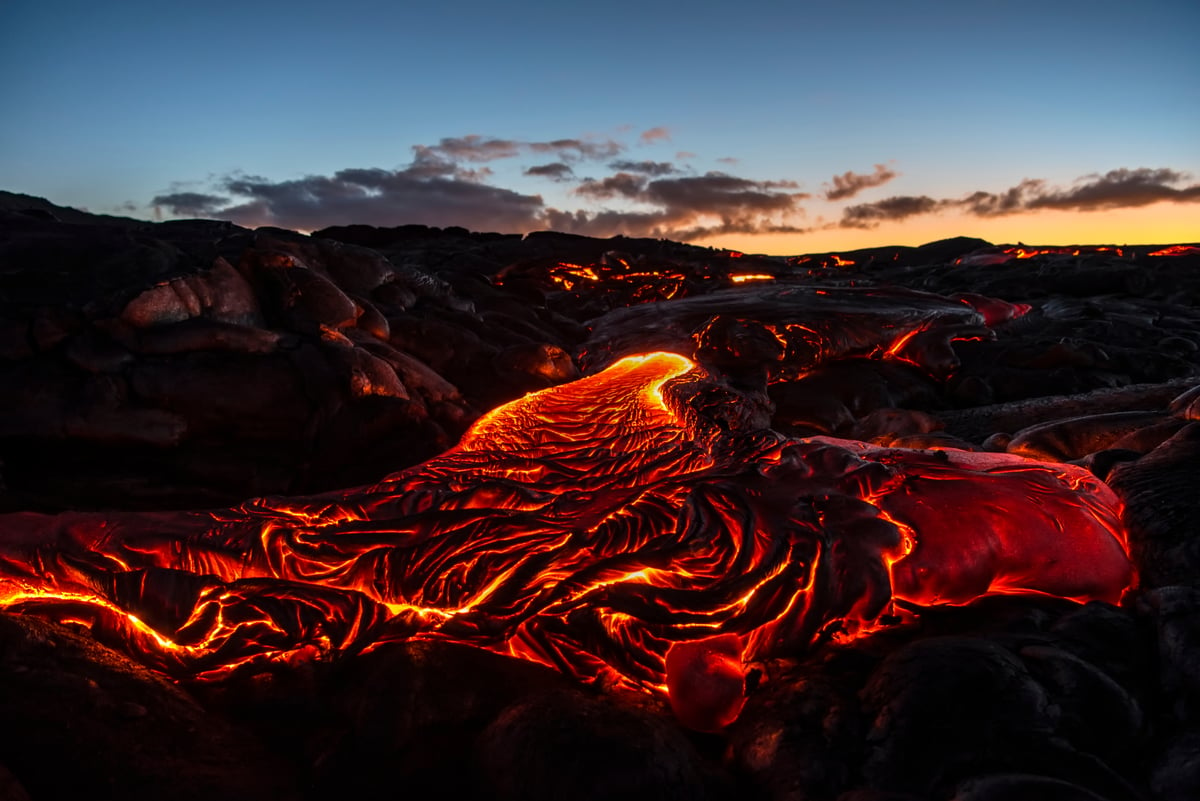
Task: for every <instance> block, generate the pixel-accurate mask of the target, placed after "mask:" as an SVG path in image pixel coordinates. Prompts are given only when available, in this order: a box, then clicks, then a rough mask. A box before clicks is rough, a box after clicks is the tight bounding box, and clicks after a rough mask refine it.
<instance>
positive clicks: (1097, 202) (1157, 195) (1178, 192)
mask: <svg viewBox="0 0 1200 801" xmlns="http://www.w3.org/2000/svg"><path fill="white" fill-rule="evenodd" d="M1189 177H1190V176H1189V175H1188V174H1186V173H1183V172H1178V171H1176V170H1171V169H1167V168H1165V167H1162V168H1158V169H1151V168H1149V167H1139V168H1137V169H1134V170H1130V169H1126V168H1121V169H1117V170H1110V171H1109V172H1106V173H1105V174H1104V175H1102V176H1091V177H1090V180H1089V179H1088V178H1087V177H1085V178H1081V179H1080V181H1079V182H1077V185H1076V186H1075V187H1074V188H1073V189H1068V190H1065V191H1060V192H1047V193H1044V194H1039V195H1036V196H1035V197H1033V198H1030V200H1029V201H1028V202H1027V204H1026V205H1027V206H1028V207H1029V208H1031V209H1075V210H1078V211H1100V210H1104V209H1116V208H1128V207H1131V206H1149V205H1150V204H1151V203H1159V202H1161V201H1171V202H1174V203H1196V202H1200V184H1192V185H1191V186H1183V187H1175V186H1172V184H1181V183H1183V182H1184V181H1186V180H1187V179H1188V178H1189Z"/></svg>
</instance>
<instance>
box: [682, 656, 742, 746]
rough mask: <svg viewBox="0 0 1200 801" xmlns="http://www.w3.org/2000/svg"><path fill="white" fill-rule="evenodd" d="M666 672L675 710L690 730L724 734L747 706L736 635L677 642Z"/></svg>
mask: <svg viewBox="0 0 1200 801" xmlns="http://www.w3.org/2000/svg"><path fill="white" fill-rule="evenodd" d="M666 669H667V697H668V698H669V699H670V702H671V710H672V711H673V712H674V713H675V717H677V718H678V719H679V722H680V723H682V724H683V725H684V726H687V727H688V728H690V729H695V730H696V731H708V732H715V731H720V730H721V729H723V728H725V727H726V726H728V725H729V724H730V723H733V722H734V721H735V720H737V717H738V715H739V714H740V713H741V711H742V707H743V706H745V705H746V675H745V670H744V669H743V666H742V642H741V640H739V639H738V638H737V637H736V636H734V635H732V634H722V635H718V636H716V637H708V638H706V639H703V640H694V641H692V642H677V643H675V644H674V645H672V646H671V648H670V650H669V651H667V662H666Z"/></svg>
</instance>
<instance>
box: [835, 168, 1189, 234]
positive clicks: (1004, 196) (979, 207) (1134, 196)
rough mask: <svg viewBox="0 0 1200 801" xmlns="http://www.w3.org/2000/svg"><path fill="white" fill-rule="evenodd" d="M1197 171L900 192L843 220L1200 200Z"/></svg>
mask: <svg viewBox="0 0 1200 801" xmlns="http://www.w3.org/2000/svg"><path fill="white" fill-rule="evenodd" d="M1190 178H1191V176H1190V175H1188V174H1187V173H1184V172H1180V171H1178V170H1172V169H1169V168H1166V167H1159V168H1150V167H1138V168H1136V169H1129V168H1126V167H1121V168H1119V169H1115V170H1110V171H1109V172H1106V173H1104V174H1103V175H1099V174H1093V175H1085V176H1084V177H1082V178H1080V179H1078V180H1077V181H1075V182H1074V184H1072V185H1071V186H1069V187H1052V186H1050V185H1048V184H1047V182H1046V181H1045V180H1042V179H1037V178H1026V179H1024V180H1022V181H1020V182H1019V183H1017V184H1016V185H1015V186H1012V187H1009V188H1008V189H1005V190H1003V191H1000V192H986V191H978V192H972V193H971V194H969V195H967V196H966V197H962V198H940V199H936V198H932V197H929V196H928V195H921V196H917V197H911V196H897V197H890V198H885V199H884V200H880V201H876V202H874V203H862V204H857V205H853V206H847V207H846V208H844V209H843V210H842V219H841V221H840V223H839V225H840V226H841V227H843V228H874V227H875V226H877V225H879V224H880V223H882V222H894V221H898V220H903V219H906V218H908V217H914V216H917V215H921V214H932V213H936V212H941V211H957V212H961V213H965V214H969V215H973V216H976V217H1000V216H1004V215H1009V214H1029V213H1033V212H1037V211H1041V210H1043V209H1059V210H1067V211H1084V212H1087V211H1105V210H1111V209H1122V208H1135V207H1138V206H1148V205H1150V204H1152V203H1164V202H1168V203H1198V202H1200V184H1196V183H1192V184H1188V183H1187V182H1188V181H1189V180H1190Z"/></svg>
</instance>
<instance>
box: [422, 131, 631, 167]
mask: <svg viewBox="0 0 1200 801" xmlns="http://www.w3.org/2000/svg"><path fill="white" fill-rule="evenodd" d="M624 149H625V146H624V145H622V144H621V143H620V142H617V141H614V140H612V139H595V140H593V139H553V140H550V141H547V142H521V141H517V140H515V139H496V138H493V137H483V136H479V135H478V134H470V135H468V136H448V137H444V138H442V139H441V140H439V141H438V143H437V144H436V145H414V146H413V154H414V161H415V162H418V163H421V164H425V165H442V166H444V165H453V164H457V163H460V162H464V161H466V162H473V163H482V162H488V161H495V160H497V159H509V158H515V157H517V156H519V155H521V154H522V153H539V154H544V153H551V154H554V155H556V156H558V158H559V160H560V161H581V160H588V161H599V160H602V159H608V158H612V157H613V156H615V155H617V154H618V153H620V152H621V151H623V150H624Z"/></svg>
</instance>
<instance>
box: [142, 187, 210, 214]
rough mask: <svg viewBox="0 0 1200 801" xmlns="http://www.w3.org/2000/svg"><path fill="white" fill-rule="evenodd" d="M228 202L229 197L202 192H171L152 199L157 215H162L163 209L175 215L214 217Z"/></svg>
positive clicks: (151, 203) (151, 202)
mask: <svg viewBox="0 0 1200 801" xmlns="http://www.w3.org/2000/svg"><path fill="white" fill-rule="evenodd" d="M228 203H229V198H228V197H221V196H219V195H206V194H204V193H202V192H170V193H168V194H164V195H156V196H155V197H154V199H153V200H151V201H150V205H152V206H154V209H155V213H154V216H155V217H161V215H162V210H163V209H166V210H167V212H168V213H169V214H170V215H171V216H173V217H212V216H214V215H216V214H217V213H219V210H220V209H222V208H223V207H225V206H226V205H228Z"/></svg>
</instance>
